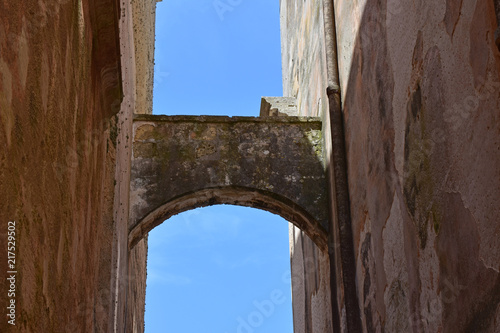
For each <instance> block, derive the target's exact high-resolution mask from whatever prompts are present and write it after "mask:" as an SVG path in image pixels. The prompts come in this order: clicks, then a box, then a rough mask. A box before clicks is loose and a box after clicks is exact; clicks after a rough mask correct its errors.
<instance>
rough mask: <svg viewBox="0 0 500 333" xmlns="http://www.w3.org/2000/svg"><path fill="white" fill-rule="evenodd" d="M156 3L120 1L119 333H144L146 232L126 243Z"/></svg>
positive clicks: (147, 101) (148, 94)
mask: <svg viewBox="0 0 500 333" xmlns="http://www.w3.org/2000/svg"><path fill="white" fill-rule="evenodd" d="M155 12H156V1H154V0H148V1H134V0H131V1H123V2H122V12H121V13H122V16H121V21H120V50H121V55H122V59H121V60H122V82H123V87H124V101H123V103H122V106H121V110H120V113H119V124H120V131H119V133H118V142H119V145H118V148H119V149H118V153H117V172H116V179H117V185H116V191H115V221H116V229H115V249H114V256H115V257H114V262H113V263H114V264H115V265H116V266H115V269H114V274H113V285H114V288H115V289H114V290H115V293H114V295H113V296H114V299H113V304H116V308H115V309H114V317H113V323H114V327H115V329H116V331H117V332H124V331H127V332H143V331H144V310H145V301H146V276H147V275H146V269H147V249H148V243H147V235H146V237H145V238H143V239H142V240H141V241H140V242H138V243H137V245H136V246H135V247H134V248H132V249H130V248H129V246H128V233H129V229H128V225H129V193H130V171H131V170H130V161H131V158H132V120H133V115H134V114H135V113H138V114H144V113H145V114H150V113H151V112H152V103H153V99H152V98H153V84H154V82H153V71H154V61H153V57H154V33H155Z"/></svg>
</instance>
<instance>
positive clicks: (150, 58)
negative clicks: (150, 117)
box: [130, 0, 167, 114]
mask: <svg viewBox="0 0 500 333" xmlns="http://www.w3.org/2000/svg"><path fill="white" fill-rule="evenodd" d="M160 1H161V0H160ZM157 2H158V1H157V0H130V3H131V9H132V18H133V21H132V22H133V29H134V33H133V36H134V40H133V42H134V43H133V44H134V50H135V52H134V60H135V80H136V84H135V89H136V91H135V113H145V114H151V113H153V86H154V51H155V22H156V3H157ZM164 75H167V74H166V73H164V72H160V77H159V78H158V80H163V79H165V78H164V77H162V76H164Z"/></svg>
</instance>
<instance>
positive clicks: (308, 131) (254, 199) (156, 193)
mask: <svg viewBox="0 0 500 333" xmlns="http://www.w3.org/2000/svg"><path fill="white" fill-rule="evenodd" d="M131 163H132V165H131V170H132V172H131V187H130V201H131V204H130V220H129V248H133V246H134V245H135V244H136V243H137V242H139V241H140V240H141V239H142V238H143V237H144V236H145V235H146V234H147V233H148V232H149V231H151V230H152V229H153V228H154V227H155V226H157V225H159V224H160V223H162V222H163V221H165V220H166V219H168V218H169V217H171V216H173V215H175V214H178V213H181V212H183V211H187V210H190V209H194V208H198V207H204V206H209V205H215V204H233V205H240V206H247V207H253V208H258V209H262V210H266V211H269V212H271V213H275V214H277V215H280V216H282V217H283V218H284V219H286V220H287V221H289V222H290V223H293V224H294V225H296V226H297V227H299V228H300V229H302V230H303V231H304V232H305V233H306V234H307V235H308V236H309V237H310V238H311V239H312V240H313V241H314V242H315V243H316V245H317V246H318V247H319V248H320V249H321V250H323V251H324V252H327V251H328V231H329V230H328V229H329V224H328V190H327V181H326V173H325V168H324V161H323V137H322V123H321V120H320V119H319V118H314V117H225V116H199V117H195V116H156V115H136V116H135V117H134V126H133V147H132V161H131Z"/></svg>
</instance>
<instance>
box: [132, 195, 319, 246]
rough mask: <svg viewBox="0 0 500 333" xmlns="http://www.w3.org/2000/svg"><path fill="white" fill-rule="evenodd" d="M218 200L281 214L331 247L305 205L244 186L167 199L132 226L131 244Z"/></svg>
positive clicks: (315, 241)
mask: <svg viewBox="0 0 500 333" xmlns="http://www.w3.org/2000/svg"><path fill="white" fill-rule="evenodd" d="M218 204H229V205H237V206H245V207H252V208H257V209H262V210H265V211H268V212H271V213H273V214H276V215H279V216H281V217H283V218H284V219H285V220H287V221H288V222H290V223H293V224H294V225H295V226H297V227H298V228H300V229H301V230H303V231H304V232H305V233H306V235H307V236H309V237H310V238H311V239H312V240H313V241H314V243H315V244H316V245H317V246H318V247H319V248H320V249H321V250H322V251H325V252H326V251H328V243H327V240H328V237H327V232H326V231H325V229H324V228H323V227H322V226H321V224H320V223H319V222H318V221H316V220H315V219H314V218H313V217H312V216H311V215H310V214H309V213H308V212H307V211H306V210H305V209H303V208H302V207H300V206H299V205H297V204H296V203H294V202H292V201H291V200H289V199H287V198H284V197H281V196H279V195H276V194H274V193H270V192H266V191H262V190H259V189H254V188H246V187H240V186H225V187H213V188H206V189H201V190H198V191H194V192H187V193H184V194H182V195H180V196H177V197H175V198H173V199H171V200H169V201H168V202H165V203H164V204H162V205H161V206H159V207H158V208H156V209H154V210H153V211H151V212H150V213H148V214H147V215H146V216H145V217H144V218H142V219H141V220H140V221H138V222H137V223H136V224H135V225H134V226H133V227H132V228H131V229H130V230H129V247H130V248H133V247H134V246H135V244H137V243H138V242H139V241H140V240H141V239H142V238H143V237H144V236H145V235H146V234H147V233H148V232H149V231H151V230H152V229H153V228H154V227H156V226H158V225H159V224H161V223H162V222H163V221H165V220H167V219H168V218H170V217H172V216H174V215H177V214H179V213H182V212H185V211H188V210H191V209H195V208H199V207H206V206H212V205H218Z"/></svg>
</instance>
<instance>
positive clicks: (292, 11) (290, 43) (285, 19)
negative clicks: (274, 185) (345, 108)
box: [280, 0, 338, 333]
mask: <svg viewBox="0 0 500 333" xmlns="http://www.w3.org/2000/svg"><path fill="white" fill-rule="evenodd" d="M280 16H281V49H282V50H281V52H282V64H283V65H282V68H283V96H290V97H295V98H296V100H297V110H298V114H299V115H307V116H316V117H321V118H322V120H323V134H324V135H323V139H324V145H325V149H324V154H325V155H324V161H328V160H329V156H330V152H331V144H330V140H329V138H330V134H329V128H328V126H326V125H325V124H329V120H328V119H329V118H328V97H327V96H326V87H327V77H326V72H327V71H326V55H325V42H324V22H323V6H322V2H321V1H317V0H315V1H299V0H288V1H284V0H281V1H280ZM323 167H324V168H326V163H325V165H324V166H323ZM331 227H333V225H331ZM290 256H291V257H290V261H291V270H292V299H293V304H292V306H293V318H294V332H295V333H303V332H308V333H310V332H331V331H332V330H333V329H334V327H335V326H336V325H337V326H338V323H335V320H334V319H333V318H332V313H333V311H337V309H332V305H331V304H332V303H331V297H332V293H331V283H332V281H335V278H334V277H332V276H331V275H330V262H329V258H328V254H327V253H324V252H321V251H320V250H319V249H318V248H317V247H316V246H315V245H314V243H313V242H312V241H311V239H310V238H309V237H307V236H306V235H305V234H304V233H303V232H302V231H301V230H300V229H298V228H297V227H295V226H293V225H290ZM332 278H333V280H332Z"/></svg>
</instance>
